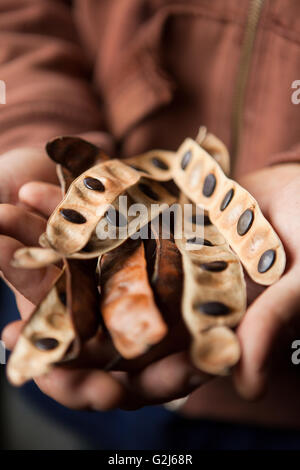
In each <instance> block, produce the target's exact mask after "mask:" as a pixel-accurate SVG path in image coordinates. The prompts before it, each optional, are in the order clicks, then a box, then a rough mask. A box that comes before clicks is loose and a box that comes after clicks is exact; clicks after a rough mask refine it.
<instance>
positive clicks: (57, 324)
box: [7, 260, 100, 386]
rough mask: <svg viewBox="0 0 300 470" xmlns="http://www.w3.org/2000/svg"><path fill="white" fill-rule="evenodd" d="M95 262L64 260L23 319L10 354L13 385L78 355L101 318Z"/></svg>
mask: <svg viewBox="0 0 300 470" xmlns="http://www.w3.org/2000/svg"><path fill="white" fill-rule="evenodd" d="M95 266H96V261H94V260H93V261H81V262H80V264H79V263H78V261H77V260H68V261H66V264H65V268H64V270H63V271H62V273H61V274H60V276H59V277H58V279H57V280H56V282H55V283H54V285H53V286H52V287H51V288H50V290H49V293H48V295H47V296H46V297H45V298H44V300H43V301H42V302H41V303H40V304H39V305H38V306H37V308H36V309H35V311H34V312H33V314H32V315H31V317H30V318H29V320H28V321H27V322H26V324H25V326H24V328H23V330H22V332H21V335H20V337H19V339H18V341H17V344H16V346H15V348H14V350H13V353H12V354H11V356H10V359H9V362H8V366H7V374H8V377H9V379H10V381H11V382H12V383H13V384H14V385H18V386H19V385H22V384H23V383H24V382H26V381H27V380H30V379H32V378H36V377H40V376H42V375H44V374H47V373H48V372H50V371H51V369H52V368H53V367H54V365H55V364H57V363H60V362H63V361H67V360H70V359H74V358H75V357H77V356H78V354H79V352H80V348H81V344H82V342H83V341H86V340H87V339H89V338H91V337H92V336H93V335H94V334H95V333H96V331H97V329H98V324H99V320H100V312H99V293H98V290H97V281H96V273H95Z"/></svg>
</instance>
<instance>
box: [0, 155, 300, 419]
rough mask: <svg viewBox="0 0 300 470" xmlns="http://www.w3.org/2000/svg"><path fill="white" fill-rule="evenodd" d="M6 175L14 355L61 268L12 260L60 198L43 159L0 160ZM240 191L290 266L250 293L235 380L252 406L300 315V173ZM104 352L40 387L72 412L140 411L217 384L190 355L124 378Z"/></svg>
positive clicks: (2, 252) (92, 344) (6, 257)
mask: <svg viewBox="0 0 300 470" xmlns="http://www.w3.org/2000/svg"><path fill="white" fill-rule="evenodd" d="M0 170H1V171H0V188H1V192H0V198H1V199H0V200H1V202H2V203H3V204H1V205H0V234H1V235H0V270H1V271H2V273H3V277H4V279H5V280H6V282H8V284H9V285H10V286H11V288H12V289H13V290H14V292H15V294H16V301H17V305H18V308H19V311H20V314H21V318H22V320H20V321H18V322H15V323H13V324H10V325H8V326H7V327H6V328H5V330H4V331H3V335H2V338H3V340H4V342H5V344H6V345H7V347H8V348H9V349H11V348H13V346H14V344H15V343H16V341H17V338H18V335H19V333H20V330H21V328H22V325H23V323H24V321H25V320H26V318H28V317H29V316H30V314H31V312H32V311H33V309H34V306H35V305H36V304H37V303H38V302H39V301H40V300H41V299H42V298H43V297H44V296H45V294H46V292H47V291H48V289H49V286H50V284H51V281H52V279H53V277H55V275H56V272H57V271H56V269H57V268H55V267H49V268H44V269H38V270H34V271H31V270H30V271H28V270H21V269H15V268H13V267H12V266H11V265H10V263H11V259H12V256H13V254H14V252H15V250H16V249H18V248H20V247H21V246H24V245H37V243H38V238H39V235H40V234H41V233H42V232H43V231H44V230H45V226H46V219H47V217H48V216H49V215H50V213H51V212H52V210H53V209H54V208H55V207H56V205H57V203H58V202H59V200H60V199H61V193H60V188H58V187H57V186H56V185H55V183H56V174H55V167H54V165H53V164H52V162H51V161H50V160H49V159H48V158H47V156H46V155H45V153H44V152H43V151H40V150H37V149H17V150H14V151H13V152H9V153H8V154H5V155H4V156H2V157H1V160H0ZM33 181H36V182H33ZM241 184H242V185H243V186H244V187H246V188H247V189H248V190H249V191H250V192H251V193H252V194H253V195H254V197H255V198H256V199H257V200H258V202H259V204H260V206H261V208H262V210H263V212H264V214H265V215H266V217H267V218H268V220H269V221H270V222H271V224H272V225H273V226H274V228H275V230H276V231H277V233H278V234H279V236H280V237H281V239H282V241H283V243H284V246H285V249H286V251H287V256H288V260H289V262H288V266H287V270H286V273H285V275H284V276H283V277H282V279H280V280H279V281H278V282H277V283H276V284H275V285H273V286H271V287H268V288H267V289H261V288H257V287H253V285H252V286H251V297H252V300H253V301H252V303H251V305H250V306H249V308H248V311H247V313H246V315H245V317H244V319H243V321H242V323H241V325H240V326H239V328H238V331H237V333H238V336H239V339H240V342H241V347H242V358H241V361H240V363H239V364H238V365H237V366H236V368H235V370H234V373H233V380H234V383H235V387H236V389H237V391H238V392H239V393H240V394H241V395H242V396H243V397H244V398H247V399H254V398H256V397H258V396H259V395H260V394H262V393H263V391H264V390H265V388H266V385H267V383H268V378H269V375H270V359H271V358H272V353H273V350H274V348H275V347H276V346H277V345H278V344H280V340H281V338H283V337H285V333H286V331H287V329H288V328H290V329H291V328H292V327H293V326H295V325H296V320H297V313H298V311H299V301H300V289H299V287H300V253H299V250H298V249H297V248H298V246H297V245H298V233H299V230H300V218H299V212H300V193H299V187H300V166H298V165H296V164H286V165H280V166H277V167H273V168H268V169H264V170H260V171H257V172H255V173H253V174H251V175H248V176H247V177H246V178H244V179H242V180H241ZM258 294H260V295H259V296H258ZM294 339H296V333H295V338H294ZM101 344H102V343H101ZM108 349H109V347H108ZM104 350H105V348H103V347H102V346H101V349H100V347H99V341H97V339H94V340H91V341H89V342H88V343H87V344H86V345H85V347H84V350H83V352H82V355H81V357H80V358H79V359H78V361H76V362H74V363H73V364H72V366H68V367H65V366H64V367H63V366H59V367H55V368H54V369H53V371H52V372H51V373H50V374H48V375H47V376H45V377H42V378H40V379H38V380H37V381H36V383H37V385H38V387H39V388H40V389H41V390H42V391H43V392H44V393H45V394H47V395H49V396H50V397H52V398H53V399H54V400H56V401H58V402H60V403H61V404H63V405H65V406H67V407H69V408H75V409H92V410H107V409H112V408H117V407H121V408H124V409H135V408H139V407H141V406H145V405H151V404H158V403H164V402H167V401H170V400H173V399H176V398H180V397H184V396H186V395H187V394H189V393H191V392H192V391H193V390H195V389H196V388H198V387H199V386H201V385H202V384H204V383H205V382H207V381H208V380H210V379H211V378H210V377H208V376H207V375H205V374H203V373H201V372H200V371H198V370H196V369H195V368H194V367H193V366H192V364H191V362H190V360H189V355H188V351H187V350H182V351H180V352H177V353H173V354H168V355H166V356H165V357H163V358H162V359H159V360H154V361H153V362H151V360H150V361H149V360H148V361H147V358H146V362H145V364H144V365H142V366H141V362H140V361H139V360H137V361H136V362H135V361H131V364H130V370H129V369H128V370H127V371H126V370H124V371H123V372H105V371H103V370H101V368H100V367H101V365H103V363H104V362H105V357H104V356H105V352H104Z"/></svg>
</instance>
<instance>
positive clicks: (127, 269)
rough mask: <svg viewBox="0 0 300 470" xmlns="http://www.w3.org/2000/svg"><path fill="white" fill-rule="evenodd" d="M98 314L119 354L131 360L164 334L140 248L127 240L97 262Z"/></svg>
mask: <svg viewBox="0 0 300 470" xmlns="http://www.w3.org/2000/svg"><path fill="white" fill-rule="evenodd" d="M100 285H101V311H102V315H103V320H104V323H105V325H106V327H107V329H108V331H109V332H110V334H111V337H112V340H113V343H114V345H115V347H116V349H117V350H118V351H119V352H120V354H121V355H122V356H123V357H124V358H126V359H132V358H134V357H137V356H140V355H141V354H143V353H144V352H146V351H147V350H148V349H149V347H150V346H152V345H154V344H156V343H158V342H159V341H161V340H162V338H163V337H164V336H165V335H166V333H167V327H166V324H165V322H164V321H163V319H162V317H161V314H160V312H159V310H158V308H157V307H156V304H155V302H154V298H153V292H152V289H151V287H150V285H149V282H148V275H147V267H146V260H145V254H144V246H143V243H142V241H141V240H140V239H138V240H132V239H130V238H129V239H128V240H127V241H126V242H125V243H123V245H122V246H120V247H118V248H116V249H115V250H113V251H111V252H109V253H107V254H106V255H104V256H103V257H102V258H101V261H100Z"/></svg>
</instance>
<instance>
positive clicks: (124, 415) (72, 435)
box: [0, 282, 300, 450]
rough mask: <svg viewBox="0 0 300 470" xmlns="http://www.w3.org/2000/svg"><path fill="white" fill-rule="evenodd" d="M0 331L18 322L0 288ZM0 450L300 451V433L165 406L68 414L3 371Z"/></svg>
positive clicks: (10, 299) (12, 304) (0, 377)
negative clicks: (199, 416)
mask: <svg viewBox="0 0 300 470" xmlns="http://www.w3.org/2000/svg"><path fill="white" fill-rule="evenodd" d="M0 310H1V315H0V330H2V328H3V327H4V326H5V325H6V324H7V323H8V322H9V321H12V320H14V319H16V318H17V317H18V313H17V309H16V306H15V301H14V296H13V294H12V293H11V292H10V290H9V289H8V288H7V287H6V286H5V284H4V283H3V282H1V283H0ZM0 374H1V375H0V395H1V396H0V411H1V421H0V428H1V429H0V436H1V438H0V439H1V442H0V448H1V449H2V450H3V449H5V450H23V449H25V450H54V449H58V450H60V449H77V450H84V449H107V450H109V449H117V450H126V449H135V450H140V449H165V450H167V449H169V450H194V449H200V450H206V449H207V450H209V449H217V450H222V449H234V450H235V449H300V433H299V432H296V431H286V430H281V431H280V430H271V429H264V428H258V427H255V426H242V425H236V424H230V423H218V422H213V421H207V420H198V419H186V418H183V417H181V416H180V415H178V414H176V413H174V412H170V411H168V410H167V409H165V408H164V407H159V406H157V407H148V408H144V409H142V410H138V411H130V412H125V411H119V410H118V411H112V412H105V413H90V412H77V411H72V410H68V409H65V408H64V407H62V406H60V405H58V404H57V403H55V402H54V401H53V400H51V399H49V398H48V397H46V396H44V395H43V394H42V393H41V392H40V391H39V390H38V389H37V387H36V386H35V385H34V384H33V383H29V384H27V385H26V386H24V387H22V388H20V389H16V388H14V387H12V386H10V385H9V384H8V382H7V379H6V377H5V366H0Z"/></svg>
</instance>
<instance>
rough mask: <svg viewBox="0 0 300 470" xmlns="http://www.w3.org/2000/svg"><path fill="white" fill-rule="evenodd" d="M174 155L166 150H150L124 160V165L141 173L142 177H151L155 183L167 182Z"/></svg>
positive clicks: (169, 178)
mask: <svg viewBox="0 0 300 470" xmlns="http://www.w3.org/2000/svg"><path fill="white" fill-rule="evenodd" d="M175 155H176V153H175V152H167V151H166V150H151V151H150V152H147V153H143V154H142V155H137V156H135V157H131V158H126V160H124V163H127V165H129V166H131V167H132V168H134V169H136V170H137V171H141V172H142V173H143V174H144V176H147V175H148V176H149V177H150V176H151V178H153V179H155V180H157V181H168V180H171V179H172V166H173V164H174V159H175Z"/></svg>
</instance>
